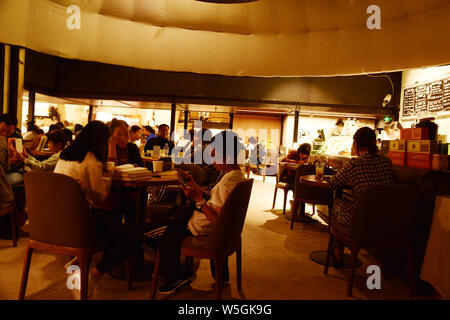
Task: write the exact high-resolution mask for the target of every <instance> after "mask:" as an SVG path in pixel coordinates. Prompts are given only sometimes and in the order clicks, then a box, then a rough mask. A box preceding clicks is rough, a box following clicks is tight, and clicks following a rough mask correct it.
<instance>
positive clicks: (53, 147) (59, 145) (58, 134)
mask: <svg viewBox="0 0 450 320" xmlns="http://www.w3.org/2000/svg"><path fill="white" fill-rule="evenodd" d="M67 141H68V140H67V136H66V134H64V132H62V131H53V132H52V133H50V134H49V135H48V148H49V149H50V152H51V153H56V152H59V151H61V150H63V149H64V148H65V146H66V145H67Z"/></svg>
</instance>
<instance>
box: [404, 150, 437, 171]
mask: <svg viewBox="0 0 450 320" xmlns="http://www.w3.org/2000/svg"><path fill="white" fill-rule="evenodd" d="M432 159H433V155H432V154H431V153H420V152H407V153H406V166H408V167H412V168H421V169H431V163H432Z"/></svg>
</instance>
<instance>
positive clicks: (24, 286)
mask: <svg viewBox="0 0 450 320" xmlns="http://www.w3.org/2000/svg"><path fill="white" fill-rule="evenodd" d="M32 254H33V248H30V247H27V251H26V253H25V260H24V262H23V270H22V280H21V282H20V289H19V300H23V299H25V291H26V290H27V283H28V275H29V273H30V265H31V256H32Z"/></svg>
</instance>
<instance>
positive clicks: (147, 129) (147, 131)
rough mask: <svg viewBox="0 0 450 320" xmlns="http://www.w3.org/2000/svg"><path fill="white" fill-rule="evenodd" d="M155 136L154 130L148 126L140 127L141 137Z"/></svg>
mask: <svg viewBox="0 0 450 320" xmlns="http://www.w3.org/2000/svg"><path fill="white" fill-rule="evenodd" d="M151 134H155V130H154V129H153V128H152V127H150V126H143V127H142V135H143V136H144V138H147V137H148V136H149V135H151Z"/></svg>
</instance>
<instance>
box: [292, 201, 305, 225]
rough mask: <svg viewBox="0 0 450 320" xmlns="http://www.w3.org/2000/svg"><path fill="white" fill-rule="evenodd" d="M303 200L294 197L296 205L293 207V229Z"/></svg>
mask: <svg viewBox="0 0 450 320" xmlns="http://www.w3.org/2000/svg"><path fill="white" fill-rule="evenodd" d="M301 205H302V204H301V202H299V201H298V200H295V199H294V207H293V208H292V216H291V230H292V229H293V228H294V222H295V221H296V220H297V213H298V209H299V207H301Z"/></svg>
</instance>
